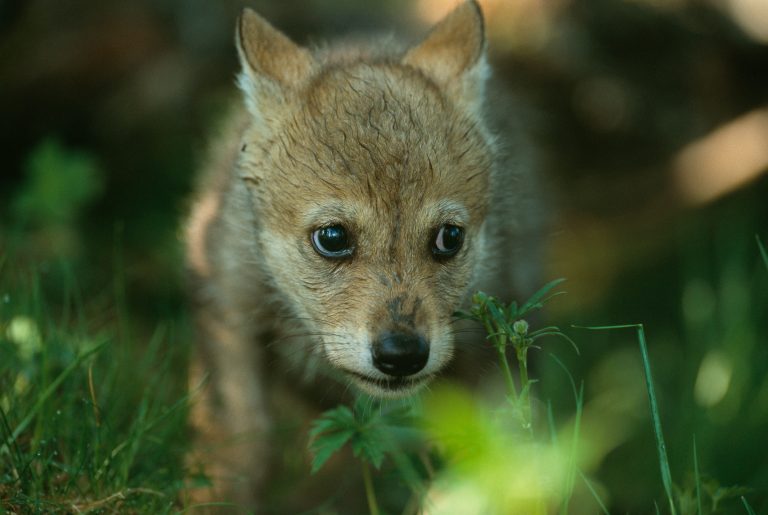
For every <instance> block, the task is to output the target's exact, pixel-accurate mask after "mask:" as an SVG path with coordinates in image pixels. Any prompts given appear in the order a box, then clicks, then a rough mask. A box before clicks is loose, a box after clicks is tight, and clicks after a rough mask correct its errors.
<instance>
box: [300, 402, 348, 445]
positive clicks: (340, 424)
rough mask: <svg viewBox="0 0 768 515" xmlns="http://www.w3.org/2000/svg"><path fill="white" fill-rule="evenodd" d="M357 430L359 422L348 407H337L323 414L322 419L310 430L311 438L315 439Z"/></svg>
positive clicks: (313, 423) (316, 421)
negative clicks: (326, 433)
mask: <svg viewBox="0 0 768 515" xmlns="http://www.w3.org/2000/svg"><path fill="white" fill-rule="evenodd" d="M356 428H357V422H356V420H355V415H354V414H353V413H352V410H350V409H349V408H348V407H347V406H343V405H342V406H337V407H336V408H333V409H331V410H328V411H326V412H325V413H323V414H322V415H321V416H320V418H318V419H316V420H315V421H314V422H312V427H311V428H310V430H309V436H311V437H313V438H315V437H317V436H318V435H320V434H321V433H325V432H329V431H334V430H341V429H352V430H355V429H356Z"/></svg>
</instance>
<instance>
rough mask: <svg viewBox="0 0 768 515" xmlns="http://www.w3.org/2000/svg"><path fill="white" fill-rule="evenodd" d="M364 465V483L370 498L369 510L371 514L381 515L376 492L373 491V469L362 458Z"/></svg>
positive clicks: (367, 496) (367, 495)
mask: <svg viewBox="0 0 768 515" xmlns="http://www.w3.org/2000/svg"><path fill="white" fill-rule="evenodd" d="M361 464H362V466H363V483H365V497H366V498H367V499H368V511H369V512H370V513H371V515H379V505H378V504H376V493H375V492H374V491H373V481H371V470H370V469H369V468H368V463H366V462H365V461H363V460H361Z"/></svg>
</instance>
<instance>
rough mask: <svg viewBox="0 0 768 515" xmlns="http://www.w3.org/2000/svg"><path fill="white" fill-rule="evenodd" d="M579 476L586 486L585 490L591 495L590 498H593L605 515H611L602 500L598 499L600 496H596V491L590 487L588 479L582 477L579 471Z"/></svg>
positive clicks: (582, 474)
mask: <svg viewBox="0 0 768 515" xmlns="http://www.w3.org/2000/svg"><path fill="white" fill-rule="evenodd" d="M579 475H580V476H581V479H583V480H584V484H585V485H587V489H589V491H590V492H591V493H592V497H594V498H595V500H596V501H597V504H598V505H599V506H600V509H601V510H602V512H603V513H604V514H605V515H611V512H609V511H608V508H606V507H605V503H603V500H602V499H600V496H599V495H598V493H597V491H596V490H595V487H593V486H592V483H590V481H589V479H587V476H585V475H584V473H583V472H582V471H581V470H579Z"/></svg>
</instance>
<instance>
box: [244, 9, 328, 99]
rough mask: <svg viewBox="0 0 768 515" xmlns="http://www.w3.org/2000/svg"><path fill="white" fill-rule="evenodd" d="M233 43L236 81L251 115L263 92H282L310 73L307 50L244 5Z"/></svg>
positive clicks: (310, 60)
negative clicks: (237, 63) (237, 65)
mask: <svg viewBox="0 0 768 515" xmlns="http://www.w3.org/2000/svg"><path fill="white" fill-rule="evenodd" d="M235 42H236V44H237V53H238V55H239V57H240V66H241V67H242V72H241V74H240V77H239V81H238V82H239V85H240V88H241V89H242V90H243V92H244V93H245V95H246V101H247V103H248V106H249V108H250V109H251V111H252V112H254V114H257V112H258V111H259V106H260V104H261V103H262V100H263V99H264V97H265V95H275V94H284V93H285V91H286V90H290V89H294V88H296V87H298V86H299V85H301V84H302V83H303V82H304V81H305V80H306V79H307V78H308V77H309V76H310V74H311V73H312V69H313V67H314V59H313V58H312V55H311V54H310V53H309V51H308V50H306V49H305V48H302V47H300V46H298V45H297V44H296V43H294V42H293V41H291V40H290V39H289V38H288V37H287V36H286V35H285V34H283V33H282V32H280V31H279V30H277V29H275V28H274V27H273V26H272V25H270V24H269V22H267V21H266V20H265V19H264V18H262V17H261V16H259V15H258V14H256V12H255V11H253V10H252V9H249V8H247V7H246V8H245V9H243V12H242V13H241V14H240V18H239V19H238V22H237V34H236V37H235Z"/></svg>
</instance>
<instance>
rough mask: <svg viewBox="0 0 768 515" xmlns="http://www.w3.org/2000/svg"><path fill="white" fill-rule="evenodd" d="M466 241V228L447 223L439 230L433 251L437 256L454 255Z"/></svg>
mask: <svg viewBox="0 0 768 515" xmlns="http://www.w3.org/2000/svg"><path fill="white" fill-rule="evenodd" d="M462 243H464V229H462V228H461V227H459V226H457V225H451V224H445V225H443V226H442V227H440V229H439V230H438V231H437V235H436V236H435V242H434V244H433V246H432V253H433V254H434V255H435V256H437V257H453V256H455V255H456V253H457V252H458V251H459V249H461V244H462Z"/></svg>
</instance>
